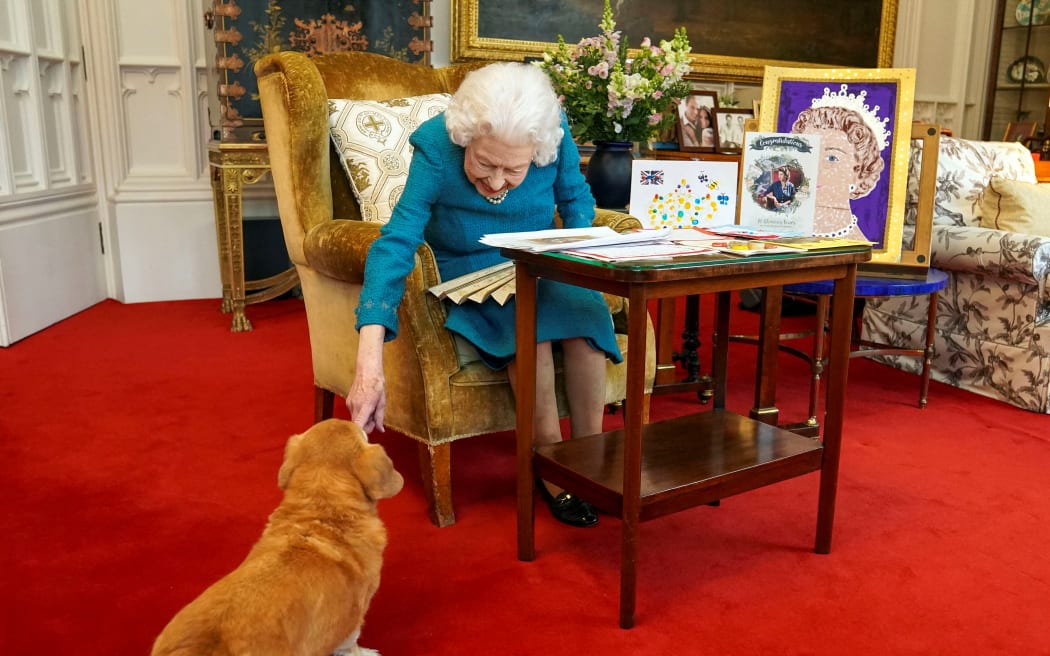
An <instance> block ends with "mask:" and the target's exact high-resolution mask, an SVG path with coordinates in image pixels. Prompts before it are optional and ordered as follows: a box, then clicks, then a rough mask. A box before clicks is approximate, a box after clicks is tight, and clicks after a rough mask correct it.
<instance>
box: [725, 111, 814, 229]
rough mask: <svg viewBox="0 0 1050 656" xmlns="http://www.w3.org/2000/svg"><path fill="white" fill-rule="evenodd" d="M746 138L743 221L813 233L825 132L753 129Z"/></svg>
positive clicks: (741, 211) (749, 224) (746, 224)
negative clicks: (778, 131) (821, 143)
mask: <svg viewBox="0 0 1050 656" xmlns="http://www.w3.org/2000/svg"><path fill="white" fill-rule="evenodd" d="M744 141H745V143H744V153H743V158H744V161H743V166H742V169H743V178H744V179H743V184H742V185H741V191H740V194H741V203H740V221H739V223H740V225H742V226H751V227H754V228H761V229H763V230H773V231H778V232H792V233H798V234H802V235H810V234H813V217H814V212H815V208H816V200H817V198H816V190H817V189H818V185H817V178H818V174H819V165H820V136H819V135H816V134H793V133H792V134H788V133H776V132H748V133H746V134H745V137H744Z"/></svg>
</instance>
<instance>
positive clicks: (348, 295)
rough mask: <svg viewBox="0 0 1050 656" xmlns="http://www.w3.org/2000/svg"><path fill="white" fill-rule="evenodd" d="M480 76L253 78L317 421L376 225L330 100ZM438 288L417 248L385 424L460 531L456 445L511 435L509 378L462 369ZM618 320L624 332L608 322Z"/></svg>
mask: <svg viewBox="0 0 1050 656" xmlns="http://www.w3.org/2000/svg"><path fill="white" fill-rule="evenodd" d="M476 67H477V65H475V64H464V65H455V66H448V67H444V68H429V67H425V66H420V65H413V64H406V63H403V62H400V61H397V60H394V59H391V58H388V57H384V56H381V55H376V54H372V53H363V52H341V53H336V54H329V55H323V56H319V57H314V58H307V57H305V56H304V55H302V54H301V53H297V52H280V53H276V54H273V55H269V56H267V57H265V58H263V59H261V60H260V61H259V62H258V63H257V64H256V66H255V72H256V75H257V77H258V79H259V94H260V99H261V103H262V110H263V121H264V127H265V130H266V140H267V143H268V148H269V153H270V162H271V170H272V174H273V182H274V187H275V190H276V194H277V203H278V208H279V211H280V215H281V225H282V228H283V231H284V238H285V244H286V246H287V248H288V254H289V257H290V258H291V260H292V263H293V264H294V265H295V268H296V269H297V270H298V273H299V279H300V281H301V284H302V292H303V299H304V301H305V304H306V317H307V323H308V325H309V332H310V348H311V353H312V359H313V373H314V391H315V403H314V418H315V420H318V421H319V420H321V419H324V418H327V417H330V416H331V415H332V412H333V403H334V396H335V395H339V396H341V397H345V395H346V394H347V392H348V391H349V388H350V384H351V383H352V381H353V378H354V369H355V364H356V353H357V339H358V335H357V331H356V330H354V322H355V315H354V308H355V307H356V305H357V300H358V295H359V292H360V288H361V282H362V277H363V273H364V264H365V257H366V256H367V254H368V249H369V246H370V245H371V243H372V241H373V240H374V239H375V238H376V237H377V236H378V234H379V224H377V223H369V222H365V221H362V220H360V219H361V214H360V209H359V207H358V205H357V202H356V200H355V198H354V196H353V194H352V193H351V190H350V186H349V182H348V181H347V179H346V176H345V175H344V174H343V171H342V170H341V168H340V164H339V162H338V161H337V159H336V157H337V156H335V155H334V154H333V153H331V152H330V148H331V146H330V139H329V131H328V99H329V98H352V99H367V100H389V99H393V98H404V97H411V96H418V95H422V94H428V93H442V92H453V91H454V90H455V89H456V87H457V86H458V85H459V82H460V81H461V80H462V79H463V76H464V75H466V73H467V72H469V71H470V70H471V69H473V68H476ZM599 213H600V218H599V219H598V220H597V221H596V222H599V223H604V224H606V225H610V226H611V227H613V228H614V229H617V230H626V229H630V228H636V227H639V224H638V221H637V220H636V219H634V218H632V217H630V216H628V215H626V214H619V213H615V212H601V211H600V212H599ZM438 282H440V278H439V275H438V269H437V265H436V263H435V261H434V257H433V254H432V253H431V251H430V249H429V247H427V246H426V245H423V246H422V247H421V248H420V249H419V250H418V252H417V253H416V266H415V268H414V270H413V271H412V273H411V274H410V275H409V277H408V281H407V285H406V289H405V296H404V299H403V300H402V302H401V306H400V310H399V322H400V333H399V336H398V338H397V339H394V340H392V341H390V342H387V344H386V346H385V351H384V358H383V360H384V367H385V374H386V382H387V399H388V405H387V408H386V420H385V422H384V423H385V425H386V427H387V428H390V429H392V430H394V431H397V432H399V433H402V434H404V435H407V436H409V437H412V438H414V439H415V440H417V441H418V442H419V463H420V469H421V473H422V478H423V490H424V494H425V496H426V498H427V505H428V510H429V513H430V517H431V520H432V521H433V522H434V523H435V524H436V525H438V526H447V525H450V524H452V523H454V522H455V515H454V513H453V508H452V492H451V470H450V450H451V449H450V447H451V443H452V442H453V441H455V440H457V439H460V438H464V437H470V436H473V435H482V434H486V433H495V432H499V431H506V430H511V429H513V428H514V424H515V405H514V398H513V395H512V392H511V388H510V384H509V383H508V381H507V376H506V373H505V372H493V371H491V370H489V369H488V368H487V367H485V366H484V365H483V364H481V363H480V362H470V363H466V364H461V363H460V361H459V358H458V356H457V353H456V348H455V346H454V343H453V338H452V335H451V333H449V332H448V331H446V330H445V329H444V327H443V326H444V322H445V308H444V307H443V306H442V303H441V302H440V301H438V300H436V299H435V298H434V297H433V296H432V295H430V294H428V293H426V289H427V288H428V287H431V286H432V285H435V284H437V283H438ZM609 300H610V311H613V310H616V311H620V312H623V311H626V308H625V307H624V306H625V302H624V301H623V300H622V299H609ZM613 318H614V322H615V323H617V325H625V324H624V323H623V322H620V321H619V320H617V317H616V315H615V313H614V317H613ZM620 337H623V336H620ZM620 342H621V348H622V349H623V351H624V356H625V357H629V356H630V355H633V354H628V353H627V352H626V346H627V345H626V339H625V338H623V339H621V340H620ZM652 342H653V340H652V337H651V335H650V339H649V344H652ZM648 351H649V352H648V353H646V354H643V357H646V360H647V367H646V371H647V375H646V388H645V389H646V391H647V392H649V391H651V389H652V380H653V374H654V371H655V355H654V352H653V349H652V348H650V349H649V350H648ZM625 370H626V367H625V366H624V365H612V364H610V365H609V376H608V383H607V391H606V399H607V401H608V402H609V403H613V402H617V401H619V400H621V399H623V398H624V389H625V387H624V386H625V381H624V375H625ZM647 398H648V397H647ZM560 400H561V401H563V399H560ZM563 407H564V406H563ZM508 476H512V472H508ZM509 480H510V479H509V478H508V481H509Z"/></svg>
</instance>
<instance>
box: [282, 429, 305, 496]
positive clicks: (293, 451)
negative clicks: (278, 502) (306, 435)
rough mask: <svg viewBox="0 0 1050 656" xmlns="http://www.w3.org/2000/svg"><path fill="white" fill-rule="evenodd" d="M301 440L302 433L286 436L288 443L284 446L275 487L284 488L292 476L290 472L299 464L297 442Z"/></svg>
mask: <svg viewBox="0 0 1050 656" xmlns="http://www.w3.org/2000/svg"><path fill="white" fill-rule="evenodd" d="M302 441H303V434H299V435H292V436H291V437H289V438H288V444H286V445H285V447H284V460H283V461H282V462H281V468H280V469H279V470H278V471H277V487H279V488H281V489H282V490H285V489H287V488H288V481H289V480H291V478H292V472H293V471H295V468H296V467H297V466H298V465H299V443H300V442H302Z"/></svg>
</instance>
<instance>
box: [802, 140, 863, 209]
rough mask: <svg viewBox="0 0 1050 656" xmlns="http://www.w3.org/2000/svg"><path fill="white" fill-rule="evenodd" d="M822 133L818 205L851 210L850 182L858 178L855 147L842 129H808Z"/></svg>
mask: <svg viewBox="0 0 1050 656" xmlns="http://www.w3.org/2000/svg"><path fill="white" fill-rule="evenodd" d="M806 134H818V135H820V157H821V162H820V177H819V184H817V194H816V204H817V207H831V208H835V209H849V206H850V205H849V198H850V185H851V184H852V183H853V178H854V169H853V166H854V158H855V154H854V152H855V151H854V148H853V145H852V144H851V143H850V142H849V139H847V138H846V133H844V132H843V131H842V130H829V129H818V130H806Z"/></svg>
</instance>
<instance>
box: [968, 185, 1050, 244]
mask: <svg viewBox="0 0 1050 656" xmlns="http://www.w3.org/2000/svg"><path fill="white" fill-rule="evenodd" d="M979 211H980V215H981V227H982V228H992V229H995V230H1006V231H1007V232H1016V233H1019V234H1023V235H1039V236H1041V237H1050V184H1047V185H1043V184H1032V183H1031V182H1019V181H1017V180H1010V179H1007V178H1000V177H998V176H996V177H993V178H992V179H991V180H989V181H988V186H987V187H986V188H985V190H984V193H983V194H982V195H981V200H980V203H979Z"/></svg>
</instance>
